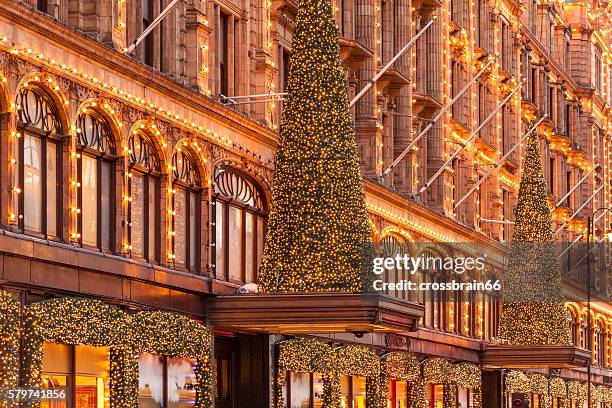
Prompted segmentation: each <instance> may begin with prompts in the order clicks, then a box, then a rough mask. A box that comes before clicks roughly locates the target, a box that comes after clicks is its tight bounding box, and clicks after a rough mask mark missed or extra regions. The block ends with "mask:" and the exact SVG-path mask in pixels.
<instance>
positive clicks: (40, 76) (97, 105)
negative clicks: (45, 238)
mask: <svg viewBox="0 0 612 408" xmlns="http://www.w3.org/2000/svg"><path fill="white" fill-rule="evenodd" d="M3 78H4V79H5V80H6V77H5V76H3ZM92 80H93V81H94V82H95V78H94V79H92ZM31 87H43V88H44V89H46V90H48V92H49V93H51V94H52V95H53V96H54V98H56V99H57V100H59V101H63V103H62V104H61V105H60V106H59V109H60V110H61V111H62V114H61V115H60V119H61V118H71V117H73V115H70V114H69V113H68V112H67V111H68V107H69V106H70V105H71V102H70V101H69V98H67V97H66V96H65V95H64V94H63V92H62V89H61V87H60V84H59V77H56V76H55V75H53V74H48V73H39V72H35V73H30V74H28V75H26V76H24V77H23V78H22V79H21V81H20V84H19V85H18V89H19V90H21V89H23V90H25V89H27V88H31ZM120 92H121V93H122V92H123V91H120ZM113 102H114V99H112V98H110V97H108V96H106V95H104V94H102V96H101V97H100V98H97V99H95V100H91V99H90V100H86V101H84V102H82V103H81V104H80V105H79V107H78V109H77V111H76V113H75V115H74V118H77V117H78V116H79V114H81V113H86V112H87V111H88V110H91V111H96V112H98V113H102V114H104V115H103V116H104V117H105V119H106V121H107V123H108V124H109V126H110V127H111V128H112V129H114V130H115V131H114V132H113V133H116V134H125V133H126V132H124V131H123V127H124V122H123V121H121V120H120V119H119V118H118V117H117V115H118V112H116V108H115V105H114V103H113ZM20 109H24V107H22V106H20V105H19V104H18V103H12V105H11V110H13V111H14V112H18V111H19V110H20ZM175 119H176V118H175ZM179 119H180V118H179ZM15 121H16V119H15V115H11V125H10V127H11V129H12V130H11V131H10V132H9V135H10V137H9V151H10V152H11V154H10V155H9V179H11V180H13V182H12V185H13V186H18V185H19V181H18V177H19V172H18V171H17V169H18V167H17V165H18V158H19V157H20V152H19V138H20V137H21V133H20V132H19V131H17V128H16V124H15ZM68 123H69V125H68V127H67V133H68V134H69V136H70V148H69V161H70V165H69V166H68V171H69V174H68V178H69V181H68V190H69V210H70V211H69V225H70V231H69V239H70V240H71V241H72V242H75V243H78V242H80V239H81V233H80V231H79V230H78V225H79V223H78V217H79V214H80V212H81V209H80V208H79V199H78V197H79V194H78V193H79V189H80V187H81V185H80V182H79V180H78V173H77V169H78V161H79V160H80V158H81V154H80V152H79V149H78V146H77V143H76V139H77V137H78V134H79V133H80V132H82V131H83V130H82V129H80V128H79V127H78V126H77V125H75V124H72V120H69V119H68ZM156 123H157V120H154V119H150V120H138V121H136V122H135V123H134V124H133V125H132V127H131V129H130V130H129V133H128V136H127V137H126V138H124V137H121V139H120V140H121V146H118V153H119V154H120V155H123V156H124V160H123V162H120V163H121V166H123V175H124V183H123V184H122V200H121V206H122V210H123V211H122V212H121V214H123V216H124V217H127V214H128V213H129V206H130V203H131V197H130V191H129V179H130V178H131V176H132V173H131V171H130V163H129V156H130V154H131V153H132V152H131V150H130V148H129V146H128V142H129V138H130V137H132V135H133V134H134V133H135V132H139V131H143V132H146V133H147V134H148V135H149V136H150V138H152V139H154V140H155V141H157V142H158V144H159V145H160V148H161V149H162V152H163V157H164V158H165V160H164V162H166V163H168V164H167V170H168V171H167V174H168V185H169V186H171V185H172V181H173V180H172V177H173V170H174V168H173V166H172V164H170V160H169V158H170V157H172V154H173V152H176V151H180V150H181V149H182V148H189V149H190V150H191V151H192V152H193V153H195V154H196V155H197V156H198V157H199V159H200V160H199V162H200V163H204V164H206V162H207V158H206V157H204V156H205V155H204V151H205V147H204V146H205V145H204V143H205V142H204V141H203V140H202V139H200V138H199V137H198V136H200V135H198V136H192V137H190V138H188V139H184V140H181V141H179V142H178V143H176V144H171V143H169V142H166V139H165V137H166V135H162V133H161V132H160V130H159V127H158V126H157V124H156ZM193 126H195V124H193ZM178 128H183V124H178ZM200 128H201V129H202V130H203V131H204V134H206V135H208V137H207V139H209V140H214V141H216V142H217V143H220V144H222V145H224V146H227V147H228V148H230V147H237V148H238V150H239V151H241V152H248V149H246V148H243V147H242V146H240V145H237V144H235V143H234V142H231V141H230V140H229V139H226V138H222V137H221V136H219V135H218V134H216V133H214V132H213V131H212V130H211V129H204V128H203V127H200V126H198V129H200ZM192 130H193V128H192ZM188 134H191V135H194V133H191V132H190V133H188ZM230 145H231V146H230ZM253 155H255V154H254V153H253ZM254 157H255V156H254ZM262 164H263V163H262ZM204 182H205V185H206V186H208V187H210V182H211V180H210V179H209V178H208V179H206V180H204ZM12 192H13V194H12V195H11V201H10V203H11V205H10V207H9V209H8V220H9V223H10V224H17V222H18V219H19V218H20V214H19V213H18V211H17V208H18V202H19V201H18V200H19V194H20V193H21V189H20V188H18V187H14V188H13V189H12ZM166 193H167V200H168V201H167V202H168V203H172V196H173V194H174V193H175V190H174V189H173V188H168V189H166ZM173 216H174V212H173V210H172V208H171V206H170V208H169V210H168V212H167V213H166V214H165V218H162V220H165V222H166V231H168V238H167V239H166V240H165V241H164V242H165V243H166V246H167V248H166V253H167V259H168V262H173V261H174V258H175V255H174V254H173V249H172V236H173V231H172V226H173ZM123 221H124V222H123V223H122V225H128V224H129V223H128V220H127V218H124V220H123ZM130 250H131V244H130V237H129V234H128V229H127V228H124V229H123V231H122V244H121V251H122V253H129V252H130Z"/></svg>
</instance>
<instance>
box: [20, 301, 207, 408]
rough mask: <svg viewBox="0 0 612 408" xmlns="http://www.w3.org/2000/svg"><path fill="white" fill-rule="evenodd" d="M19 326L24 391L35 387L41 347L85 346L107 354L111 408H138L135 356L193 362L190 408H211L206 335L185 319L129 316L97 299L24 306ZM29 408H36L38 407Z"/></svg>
mask: <svg viewBox="0 0 612 408" xmlns="http://www.w3.org/2000/svg"><path fill="white" fill-rule="evenodd" d="M24 326H25V330H24V350H26V352H25V353H24V365H23V379H22V383H23V386H24V387H38V386H39V385H40V383H41V379H42V360H43V346H44V342H45V341H49V342H54V343H63V344H74V345H90V346H96V347H109V348H110V387H111V393H110V398H111V405H112V406H113V407H117V408H136V407H138V375H139V374H138V356H139V353H141V352H149V353H154V354H162V355H169V356H174V357H184V358H193V359H195V360H196V368H195V376H196V381H197V384H198V385H197V387H196V403H195V406H196V407H197V408H211V407H212V406H213V389H212V387H213V370H212V359H211V356H212V333H211V332H210V330H208V329H207V328H206V327H204V326H203V325H201V324H200V323H198V322H196V321H194V320H191V319H189V318H187V317H185V316H182V315H179V314H175V313H170V312H162V311H155V312H139V313H137V314H135V315H129V314H127V313H125V312H123V311H122V310H121V309H119V308H117V307H115V306H112V305H108V304H106V303H104V302H102V301H100V300H97V299H89V298H58V299H51V300H46V301H42V302H38V303H34V304H31V305H29V306H27V307H26V308H25V324H24ZM29 405H30V406H31V407H39V406H40V402H37V403H30V404H29Z"/></svg>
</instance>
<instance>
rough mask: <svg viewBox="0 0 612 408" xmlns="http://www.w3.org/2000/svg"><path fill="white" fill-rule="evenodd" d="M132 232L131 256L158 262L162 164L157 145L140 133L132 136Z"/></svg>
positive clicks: (130, 223) (130, 187)
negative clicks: (157, 152)
mask: <svg viewBox="0 0 612 408" xmlns="http://www.w3.org/2000/svg"><path fill="white" fill-rule="evenodd" d="M128 147H129V149H130V175H131V177H130V178H129V189H130V198H131V199H132V200H131V202H130V212H129V219H130V222H129V231H130V245H131V247H132V249H131V253H132V256H134V257H138V258H144V259H146V260H148V261H150V262H159V224H160V215H159V200H160V174H161V167H160V164H159V159H158V157H157V154H156V151H155V147H154V146H153V144H152V143H151V142H150V140H149V139H148V138H147V137H146V136H145V135H144V134H142V133H141V132H136V133H134V134H132V135H131V136H130V139H129V141H128Z"/></svg>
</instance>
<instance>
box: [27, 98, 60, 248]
mask: <svg viewBox="0 0 612 408" xmlns="http://www.w3.org/2000/svg"><path fill="white" fill-rule="evenodd" d="M17 105H18V109H19V114H18V129H19V132H20V133H21V134H22V135H23V137H21V138H20V139H19V155H20V157H19V186H20V188H21V190H22V192H23V194H20V196H19V203H18V205H19V214H22V215H23V217H21V218H20V219H19V227H20V228H21V229H22V230H24V231H26V232H28V233H33V234H40V235H42V236H45V237H47V238H50V239H53V238H60V237H61V218H62V217H61V214H62V211H61V209H62V205H61V203H62V188H61V187H62V183H61V182H60V181H61V179H62V175H61V169H62V166H61V157H62V142H61V135H59V133H60V132H61V126H60V120H59V115H58V112H57V109H56V107H55V105H54V104H53V101H52V100H51V98H50V97H49V96H48V95H47V94H46V93H45V92H44V91H43V90H42V89H40V88H36V87H31V86H30V87H27V88H24V89H23V90H22V91H21V92H20V93H19V95H18V96H17Z"/></svg>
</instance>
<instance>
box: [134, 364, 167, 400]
mask: <svg viewBox="0 0 612 408" xmlns="http://www.w3.org/2000/svg"><path fill="white" fill-rule="evenodd" d="M163 404H164V360H163V357H162V356H158V355H155V354H149V353H141V354H140V358H139V359H138V406H139V408H161V407H163Z"/></svg>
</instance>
